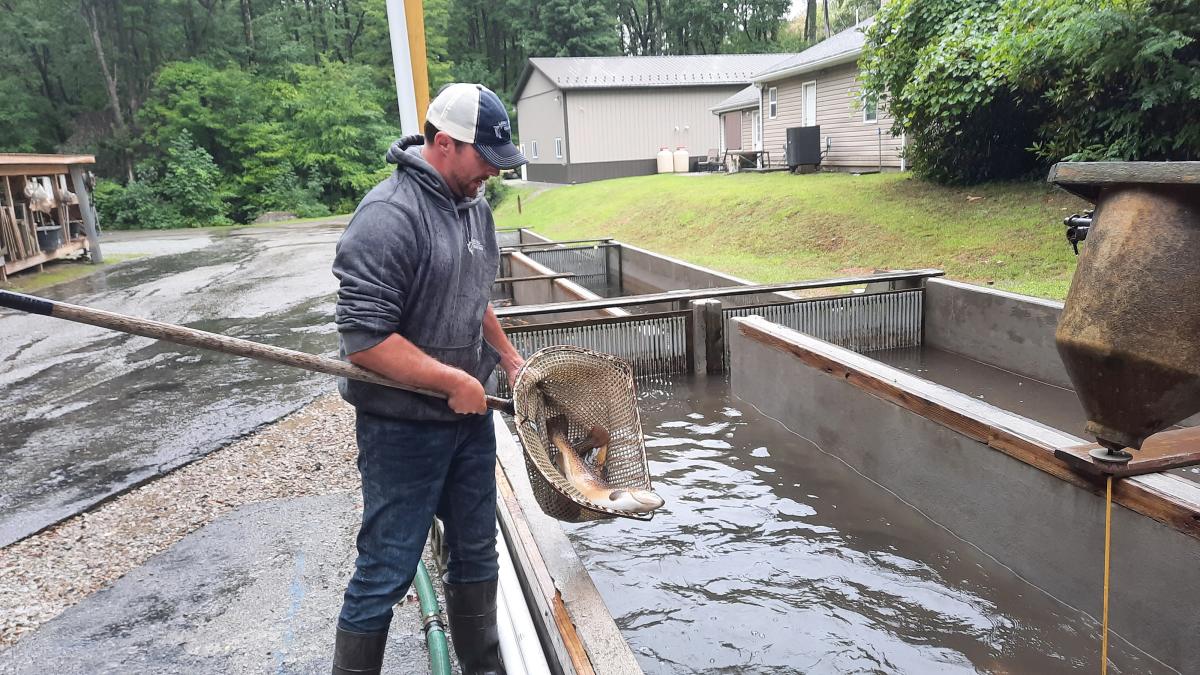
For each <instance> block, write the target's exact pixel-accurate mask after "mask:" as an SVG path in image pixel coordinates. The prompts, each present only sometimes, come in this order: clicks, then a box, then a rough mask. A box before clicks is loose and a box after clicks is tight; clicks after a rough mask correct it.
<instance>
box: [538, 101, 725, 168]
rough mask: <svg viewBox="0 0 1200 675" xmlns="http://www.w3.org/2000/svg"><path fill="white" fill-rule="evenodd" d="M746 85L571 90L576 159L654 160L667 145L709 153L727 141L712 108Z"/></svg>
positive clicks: (570, 119) (570, 115)
mask: <svg viewBox="0 0 1200 675" xmlns="http://www.w3.org/2000/svg"><path fill="white" fill-rule="evenodd" d="M744 86H745V85H735V86H722V87H675V88H655V89H649V88H631V89H599V90H572V91H568V92H567V126H568V127H569V129H570V132H571V163H572V164H583V163H592V162H616V161H626V160H653V159H654V156H655V154H656V153H657V152H658V150H659V148H662V147H664V146H665V147H668V148H671V149H672V150H673V149H675V148H676V147H679V146H682V147H684V148H687V150H688V151H689V152H690V153H691V154H692V155H693V156H703V155H704V154H705V153H707V152H708V149H709V148H716V147H719V146H720V144H721V128H720V120H719V118H718V116H717V115H714V114H712V107H713V106H715V105H717V104H718V103H720V102H721V101H723V100H725V99H727V98H729V97H730V96H732V95H733V94H734V93H736V92H737V91H738V90H740V89H742V88H743V87H744ZM521 128H522V129H524V128H525V124H524V120H522V121H521Z"/></svg>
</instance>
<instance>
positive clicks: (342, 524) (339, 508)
mask: <svg viewBox="0 0 1200 675" xmlns="http://www.w3.org/2000/svg"><path fill="white" fill-rule="evenodd" d="M357 502H358V495H356V494H354V493H343V494H336V495H329V496H321V497H306V498H301V499H291V500H279V501H271V502H263V503H259V504H252V505H249V506H244V507H242V508H239V509H237V510H235V511H233V512H231V513H229V514H227V515H225V516H223V517H221V518H219V519H217V520H216V521H214V522H213V523H212V524H210V525H208V526H206V527H204V528H202V529H200V530H198V531H196V532H193V533H192V534H190V535H188V536H187V537H185V538H184V539H183V540H181V541H180V542H179V543H178V544H176V545H175V546H173V547H172V548H171V549H170V550H168V551H167V552H165V553H163V554H161V555H158V556H156V557H154V558H152V559H151V560H150V561H149V562H147V563H146V564H145V565H144V566H142V567H140V568H138V569H137V570H135V571H133V572H131V573H130V574H128V575H126V576H125V577H122V578H121V579H120V580H118V581H117V582H116V583H115V584H113V585H112V586H111V587H110V588H108V589H106V590H104V591H101V592H99V593H96V594H95V595H92V596H90V597H89V598H87V599H86V600H84V601H83V602H81V603H79V604H78V605H76V606H74V607H72V608H71V609H69V610H67V611H66V612H64V613H63V614H62V615H60V616H59V617H57V618H55V619H54V620H52V621H50V622H49V623H47V624H46V625H44V626H43V627H42V628H41V629H39V630H38V631H37V632H35V633H33V634H32V635H29V636H26V637H25V638H24V639H22V640H21V641H19V642H18V643H17V644H16V645H14V646H13V647H12V648H11V649H10V650H8V651H7V652H4V653H2V654H0V673H6V674H7V673H47V672H52V673H55V674H56V675H73V674H76V673H78V674H80V675H83V674H85V673H86V674H88V675H91V674H94V673H117V672H119V673H127V674H133V673H322V674H323V673H328V672H329V669H330V665H331V663H332V655H333V637H334V626H335V622H336V619H337V613H338V610H339V608H340V607H341V602H342V592H343V591H344V589H345V584H346V581H347V580H348V579H349V576H350V574H351V573H352V571H353V568H354V556H355V550H354V535H355V532H356V528H357V524H358V521H359V517H360V516H359V509H358V505H357ZM441 604H442V602H441V601H440V600H439V605H441ZM395 611H396V616H395V619H394V620H393V622H392V630H391V634H390V635H389V637H388V651H387V660H386V661H385V665H384V672H385V673H405V674H409V673H414V674H416V673H421V674H423V673H429V672H430V669H429V655H428V652H427V650H426V648H425V640H424V636H423V633H422V631H421V620H420V610H419V606H418V604H417V602H416V599H415V597H413V598H412V599H411V601H406V602H404V603H402V604H401V605H399V606H397V607H396V610H395ZM443 611H444V609H443Z"/></svg>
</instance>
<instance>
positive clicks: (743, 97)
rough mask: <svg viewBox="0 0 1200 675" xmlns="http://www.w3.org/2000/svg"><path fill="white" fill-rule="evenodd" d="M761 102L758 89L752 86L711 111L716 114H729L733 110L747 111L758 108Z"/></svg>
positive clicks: (715, 106)
mask: <svg viewBox="0 0 1200 675" xmlns="http://www.w3.org/2000/svg"><path fill="white" fill-rule="evenodd" d="M758 101H759V93H758V87H757V86H755V85H753V84H752V85H750V86H749V87H746V88H745V89H742V90H741V91H739V92H738V93H736V94H734V95H733V96H730V97H729V98H727V99H725V100H724V101H721V102H720V103H718V104H716V105H714V106H713V107H712V108H710V110H712V111H713V112H714V113H722V112H729V111H731V110H745V109H746V108H757V107H758Z"/></svg>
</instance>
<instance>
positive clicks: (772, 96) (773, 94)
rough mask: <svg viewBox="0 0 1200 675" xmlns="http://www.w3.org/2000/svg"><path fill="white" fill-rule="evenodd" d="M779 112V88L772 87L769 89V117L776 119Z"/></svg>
mask: <svg viewBox="0 0 1200 675" xmlns="http://www.w3.org/2000/svg"><path fill="white" fill-rule="evenodd" d="M778 112H779V89H778V88H776V87H771V88H770V89H768V90H767V119H772V120H773V119H775V115H776V113H778Z"/></svg>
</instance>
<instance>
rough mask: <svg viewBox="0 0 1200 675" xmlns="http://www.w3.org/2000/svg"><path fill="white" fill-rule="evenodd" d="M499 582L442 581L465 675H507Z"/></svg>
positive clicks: (447, 610)
mask: <svg viewBox="0 0 1200 675" xmlns="http://www.w3.org/2000/svg"><path fill="white" fill-rule="evenodd" d="M496 583H497V582H496V581H481V582H479V583H476V584H451V583H445V584H443V585H444V586H445V588H446V615H447V616H448V617H449V618H450V640H451V641H452V642H453V643H454V653H455V654H457V655H458V664H459V666H461V667H462V672H463V675H504V663H503V661H501V659H500V631H499V629H497V628H496Z"/></svg>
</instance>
